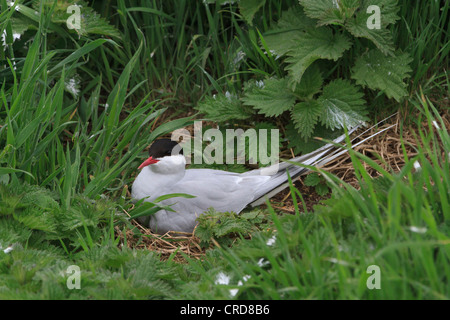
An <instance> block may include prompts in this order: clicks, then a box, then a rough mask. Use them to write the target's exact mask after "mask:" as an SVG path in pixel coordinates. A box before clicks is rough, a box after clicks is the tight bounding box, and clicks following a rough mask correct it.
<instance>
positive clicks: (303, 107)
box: [291, 100, 323, 140]
mask: <svg viewBox="0 0 450 320" xmlns="http://www.w3.org/2000/svg"><path fill="white" fill-rule="evenodd" d="M322 111H323V106H322V105H321V104H320V103H319V102H318V101H317V100H311V101H305V102H300V103H297V104H296V105H295V106H294V109H293V110H292V112H291V115H292V119H293V120H294V123H295V128H296V129H297V130H298V132H299V133H300V135H301V136H302V137H303V138H304V139H305V140H306V139H308V138H310V137H311V135H312V133H313V131H314V127H315V126H316V124H317V122H318V120H319V118H320V115H321V113H322Z"/></svg>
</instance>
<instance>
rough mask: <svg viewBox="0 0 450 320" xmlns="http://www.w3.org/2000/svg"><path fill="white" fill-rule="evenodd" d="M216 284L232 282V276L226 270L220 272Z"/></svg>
mask: <svg viewBox="0 0 450 320" xmlns="http://www.w3.org/2000/svg"><path fill="white" fill-rule="evenodd" d="M214 283H215V284H229V283H230V277H229V276H228V275H227V274H225V273H224V272H219V273H218V274H217V276H216V281H214Z"/></svg>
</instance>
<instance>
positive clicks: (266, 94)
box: [242, 78, 296, 117]
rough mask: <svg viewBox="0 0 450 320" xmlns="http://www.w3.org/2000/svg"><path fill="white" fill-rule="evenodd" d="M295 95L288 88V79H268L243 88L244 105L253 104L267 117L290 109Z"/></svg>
mask: <svg viewBox="0 0 450 320" xmlns="http://www.w3.org/2000/svg"><path fill="white" fill-rule="evenodd" d="M295 99H296V98H295V95H294V93H293V92H292V91H291V90H289V88H288V79H287V78H283V79H275V78H272V79H268V80H265V82H264V84H261V85H259V86H255V87H252V88H251V90H245V95H244V97H242V101H243V102H244V105H247V106H253V107H254V108H256V109H258V110H259V113H260V114H264V115H265V116H267V117H274V116H279V115H280V114H282V113H283V112H285V111H287V110H290V109H291V108H292V106H293V105H294V103H295Z"/></svg>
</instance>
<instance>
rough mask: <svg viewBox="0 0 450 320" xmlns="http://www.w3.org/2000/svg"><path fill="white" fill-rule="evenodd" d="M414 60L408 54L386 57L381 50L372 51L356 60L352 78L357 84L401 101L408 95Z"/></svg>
mask: <svg viewBox="0 0 450 320" xmlns="http://www.w3.org/2000/svg"><path fill="white" fill-rule="evenodd" d="M411 61H412V58H411V57H410V56H409V55H408V54H407V53H397V54H395V55H394V56H385V55H384V54H383V53H382V52H380V51H379V50H375V49H374V50H371V51H369V52H367V53H366V54H364V55H362V56H361V57H359V58H358V59H357V60H356V63H355V66H354V67H353V69H352V78H353V79H355V80H356V83H357V84H359V85H361V86H363V87H369V88H370V89H376V90H381V91H383V92H384V93H385V94H386V96H388V97H389V98H394V99H395V100H397V101H400V100H401V99H402V98H403V97H405V96H407V95H408V91H407V90H406V88H407V84H406V83H405V82H404V81H403V80H404V79H405V78H408V77H409V74H408V73H409V72H411V68H410V67H409V63H410V62H411Z"/></svg>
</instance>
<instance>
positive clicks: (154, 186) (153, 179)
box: [132, 155, 186, 201]
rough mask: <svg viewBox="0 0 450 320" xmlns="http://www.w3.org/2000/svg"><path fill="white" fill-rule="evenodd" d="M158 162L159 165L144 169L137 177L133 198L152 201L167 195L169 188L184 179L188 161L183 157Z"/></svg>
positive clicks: (169, 157) (170, 157)
mask: <svg viewBox="0 0 450 320" xmlns="http://www.w3.org/2000/svg"><path fill="white" fill-rule="evenodd" d="M158 160H159V161H158V163H155V164H151V165H149V166H147V167H144V168H143V169H142V170H141V172H140V173H139V175H138V176H137V177H136V180H135V181H134V183H133V187H132V197H133V198H135V199H142V198H145V197H149V198H148V200H149V201H152V200H154V199H156V198H157V197H159V196H161V195H163V194H165V192H166V191H165V189H166V188H167V187H170V186H173V185H174V184H175V183H177V182H178V181H180V180H181V179H182V178H183V177H184V174H185V167H186V159H185V158H184V156H183V155H176V156H168V157H163V158H159V159H158Z"/></svg>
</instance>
